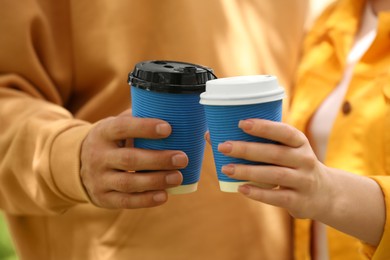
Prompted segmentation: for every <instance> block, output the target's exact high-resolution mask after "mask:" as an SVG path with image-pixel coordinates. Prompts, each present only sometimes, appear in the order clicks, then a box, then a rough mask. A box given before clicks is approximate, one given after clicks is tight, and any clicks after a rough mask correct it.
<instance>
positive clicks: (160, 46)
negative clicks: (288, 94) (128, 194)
mask: <svg viewBox="0 0 390 260" xmlns="http://www.w3.org/2000/svg"><path fill="white" fill-rule="evenodd" d="M305 12H306V1H303V0H302V1H283V0H274V1H260V0H259V1H253V0H240V1H233V0H227V1H223V0H219V1H218V0H213V1H208V0H207V1H206V0H198V1H190V0H180V1H175V0H164V1H159V0H142V1H141V0H138V1H137V0H127V1H119V0H118V1H108V0H96V1H85V0H77V1H76V0H75V1H63V0H59V1H50V0H40V1H38V0H36V1H33V0H31V1H11V0H6V1H2V3H1V8H0V19H1V20H0V32H1V34H2V37H1V40H0V179H1V181H0V207H1V209H3V210H4V211H5V212H6V215H7V219H8V222H9V225H10V228H11V231H12V234H13V237H14V239H15V243H16V247H17V250H18V253H19V254H20V257H21V259H40V260H42V259H55V260H61V259H64V260H69V259H82V260H85V259H94V260H95V259H152V260H155V259H169V260H172V259H213V260H218V259H221V260H222V259H223V260H225V259H240V260H241V259H288V258H289V254H290V253H291V252H290V234H289V232H290V231H289V223H288V217H287V215H286V214H285V213H284V211H282V210H279V209H277V208H274V207H271V206H265V205H262V204H260V203H257V202H253V201H250V200H248V199H245V198H244V197H243V196H241V195H239V194H226V193H222V192H220V191H219V188H218V184H217V179H216V174H215V168H214V165H213V161H212V154H211V151H210V148H209V147H207V149H206V155H205V160H204V164H203V172H202V177H201V182H200V186H199V189H198V191H197V192H196V193H193V194H189V195H177V196H171V197H170V198H169V201H168V203H166V204H165V205H163V206H160V207H157V208H152V209H139V210H105V209H101V208H97V207H95V206H93V205H92V204H91V203H90V202H89V199H88V197H87V194H86V193H85V191H84V189H83V187H82V184H81V182H80V178H79V168H80V162H79V153H80V147H81V143H82V141H83V139H84V137H85V136H86V135H87V133H88V131H89V130H90V128H91V126H92V125H91V123H93V122H96V121H98V120H99V119H102V118H104V117H107V116H111V115H116V114H118V113H120V112H121V111H123V110H124V109H126V108H128V107H129V106H130V103H129V100H130V93H129V87H128V85H127V82H126V80H127V73H128V72H129V71H130V70H132V68H133V66H134V64H135V63H137V62H139V61H141V60H149V59H169V60H180V61H188V62H193V63H198V64H203V65H206V66H210V67H212V68H213V69H214V70H215V73H216V74H217V75H218V76H220V77H223V76H234V75H246V74H259V73H267V74H275V75H276V76H278V77H279V79H280V81H281V83H282V84H283V85H285V86H286V87H288V86H289V84H290V82H289V79H290V76H291V75H292V74H293V72H294V68H295V64H296V61H297V57H298V50H299V48H298V47H299V45H300V41H301V36H302V33H303V24H304V17H305Z"/></svg>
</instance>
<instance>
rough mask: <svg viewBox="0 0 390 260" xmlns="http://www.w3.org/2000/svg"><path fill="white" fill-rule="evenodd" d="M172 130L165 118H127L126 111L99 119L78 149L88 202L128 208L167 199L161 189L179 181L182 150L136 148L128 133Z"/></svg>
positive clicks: (138, 135)
mask: <svg viewBox="0 0 390 260" xmlns="http://www.w3.org/2000/svg"><path fill="white" fill-rule="evenodd" d="M171 131H172V129H171V126H170V125H169V124H168V123H167V122H165V121H162V120H159V119H150V118H148V119H146V118H136V117H132V116H131V112H130V111H127V112H126V113H123V114H121V115H119V116H117V117H110V118H106V119H104V120H102V121H100V122H99V123H98V124H97V125H96V127H94V128H93V129H92V130H91V132H90V133H89V134H88V135H87V137H86V139H85V140H84V142H83V145H82V150H81V179H82V182H83V184H84V187H85V189H86V191H87V193H88V195H89V197H90V199H91V201H92V202H93V203H94V204H95V205H96V206H99V207H104V208H128V209H130V208H144V207H154V206H158V205H161V204H163V203H164V202H166V200H167V193H166V191H165V189H167V188H171V187H175V186H177V185H180V184H181V182H182V180H183V178H182V175H181V173H180V172H179V170H178V169H181V168H184V167H186V166H187V164H188V158H187V156H186V154H185V153H184V152H181V151H155V150H144V149H137V148H134V147H133V145H132V143H133V138H150V139H159V138H166V137H168V136H169V135H170V134H171ZM141 171H143V172H141ZM145 171H147V172H145Z"/></svg>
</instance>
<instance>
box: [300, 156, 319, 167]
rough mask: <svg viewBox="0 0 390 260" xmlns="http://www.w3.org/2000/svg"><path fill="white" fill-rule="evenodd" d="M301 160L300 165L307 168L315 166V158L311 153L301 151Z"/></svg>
mask: <svg viewBox="0 0 390 260" xmlns="http://www.w3.org/2000/svg"><path fill="white" fill-rule="evenodd" d="M301 160H302V165H304V166H305V168H308V169H313V168H315V166H316V164H317V158H316V157H315V155H313V154H308V153H303V155H302V157H301Z"/></svg>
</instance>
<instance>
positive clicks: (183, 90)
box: [129, 61, 215, 194]
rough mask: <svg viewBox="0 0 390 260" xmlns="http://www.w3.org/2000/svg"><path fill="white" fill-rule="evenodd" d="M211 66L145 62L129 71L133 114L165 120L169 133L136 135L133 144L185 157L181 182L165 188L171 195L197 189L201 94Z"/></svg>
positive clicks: (201, 145) (203, 125) (201, 146)
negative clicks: (152, 136)
mask: <svg viewBox="0 0 390 260" xmlns="http://www.w3.org/2000/svg"><path fill="white" fill-rule="evenodd" d="M214 78H215V76H214V75H213V73H212V71H211V69H209V68H207V67H204V66H201V65H196V64H192V63H185V62H176V61H145V62H141V63H138V64H137V65H136V66H135V68H134V70H133V72H131V73H130V74H129V84H130V85H131V100H132V113H133V116H135V117H141V118H158V119H162V120H165V121H167V122H168V123H169V124H170V125H171V127H172V133H171V135H170V136H169V137H167V138H164V139H143V138H136V139H135V140H134V146H135V147H137V148H143V149H152V150H181V151H183V152H185V153H186V154H187V156H188V159H189V162H188V165H187V167H186V168H184V169H181V170H180V171H181V173H182V175H183V183H182V185H181V186H178V187H174V188H171V189H169V190H168V192H169V193H171V194H183V193H190V192H194V191H196V190H197V186H198V182H199V178H200V172H201V168H202V160H203V154H204V147H205V141H204V133H205V131H206V129H207V126H206V119H205V113H204V107H203V106H202V105H200V103H199V100H200V93H202V92H204V90H205V84H206V81H208V80H210V79H214Z"/></svg>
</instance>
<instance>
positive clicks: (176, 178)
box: [165, 173, 182, 185]
mask: <svg viewBox="0 0 390 260" xmlns="http://www.w3.org/2000/svg"><path fill="white" fill-rule="evenodd" d="M165 181H166V183H167V184H170V185H177V184H181V181H182V178H181V175H180V174H178V173H170V174H168V175H167V176H165Z"/></svg>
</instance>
